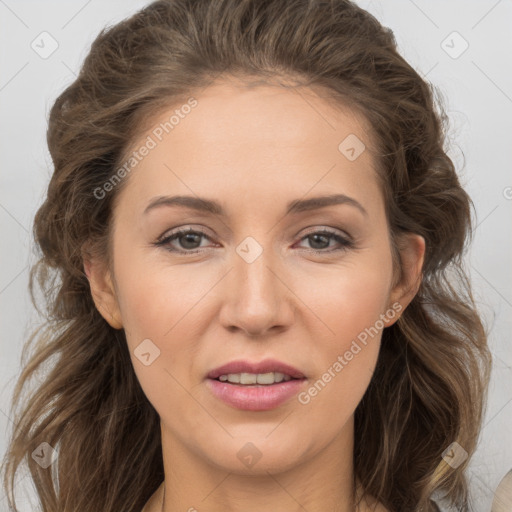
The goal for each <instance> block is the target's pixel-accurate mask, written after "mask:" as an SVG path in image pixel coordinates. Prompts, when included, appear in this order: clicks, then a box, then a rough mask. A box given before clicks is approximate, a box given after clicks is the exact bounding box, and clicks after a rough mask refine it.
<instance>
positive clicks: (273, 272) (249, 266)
mask: <svg viewBox="0 0 512 512" xmlns="http://www.w3.org/2000/svg"><path fill="white" fill-rule="evenodd" d="M225 281H226V282H225V286H226V288H225V294H224V303H223V305H222V308H221V312H220V321H221V323H222V325H223V326H224V327H225V328H226V329H227V330H228V331H230V332H237V331H240V332H243V333H244V334H245V335H246V336H249V337H264V336H265V335H268V334H271V333H274V334H275V333H277V332H281V331H284V330H286V329H288V328H289V327H290V326H291V325H292V323H293V321H294V314H295V307H294V302H293V299H294V294H293V293H292V291H291V290H290V288H289V284H288V283H287V282H286V281H287V279H286V276H285V272H283V265H282V264H281V263H280V262H279V261H278V257H277V256H275V255H273V254H271V251H270V250H263V252H262V253H261V254H260V255H259V256H258V257H257V258H256V259H255V260H254V261H252V262H248V261H246V260H245V259H244V258H243V257H241V256H240V255H239V254H238V253H236V252H235V253H234V254H233V268H232V270H231V271H230V272H229V273H228V275H227V276H226V278H225Z"/></svg>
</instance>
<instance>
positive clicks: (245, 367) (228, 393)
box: [206, 360, 307, 411]
mask: <svg viewBox="0 0 512 512" xmlns="http://www.w3.org/2000/svg"><path fill="white" fill-rule="evenodd" d="M206 381H207V386H208V388H209V389H210V391H211V392H212V394H213V395H214V396H215V397H217V398H218V399H220V400H222V401H223V402H224V403H225V404H227V405H229V406H231V407H233V408H235V409H241V410H245V411H268V410H271V409H275V408H278V407H280V406H281V405H284V404H285V403H286V402H288V401H289V400H290V399H291V398H292V397H293V396H294V395H296V394H297V393H299V392H300V390H301V389H302V388H303V386H304V384H305V383H306V382H307V378H306V377H305V375H304V374H303V373H302V372H300V371H299V370H297V369H296V368H294V367H293V366H290V365H287V364H285V363H281V362H279V361H275V360H266V361H263V362H261V363H250V362H247V361H234V362H231V363H228V364H226V365H223V366H220V367H219V368H216V369H215V370H212V371H211V372H210V373H209V374H208V376H207V379H206Z"/></svg>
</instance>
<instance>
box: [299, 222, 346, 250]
mask: <svg viewBox="0 0 512 512" xmlns="http://www.w3.org/2000/svg"><path fill="white" fill-rule="evenodd" d="M302 240H308V241H309V243H310V244H311V245H312V246H313V248H312V250H313V252H314V253H317V254H322V253H323V254H325V253H331V252H337V251H346V250H348V249H351V248H352V247H354V243H353V241H352V240H350V239H349V238H348V237H345V236H343V235H341V234H340V233H339V232H338V231H334V230H331V229H328V228H324V229H322V230H321V231H313V232H311V233H308V234H307V235H306V236H304V237H302V238H301V241H302ZM332 241H335V242H337V243H338V245H339V247H335V248H334V249H333V248H329V244H330V243H331V242H332ZM326 249H327V250H326Z"/></svg>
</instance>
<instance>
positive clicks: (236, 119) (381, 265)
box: [85, 79, 425, 512]
mask: <svg viewBox="0 0 512 512" xmlns="http://www.w3.org/2000/svg"><path fill="white" fill-rule="evenodd" d="M194 97H195V98H196V99H197V101H198V105H197V106H196V107H195V108H194V109H193V110H192V111H191V112H190V113H189V114H188V115H187V116H185V117H184V119H182V120H180V123H179V124H178V125H177V126H175V128H174V129H173V130H172V132H170V133H169V134H166V135H165V136H164V138H163V140H162V141H161V142H159V143H158V145H157V146H156V147H155V148H154V149H152V150H151V151H150V152H149V154H148V155H147V156H146V157H144V159H143V160H142V161H141V162H140V163H138V165H137V166H136V168H135V169H134V170H133V171H132V172H131V173H130V175H129V177H127V178H125V179H126V180H128V181H127V183H125V184H124V185H125V186H124V188H123V189H122V190H121V192H120V195H119V197H118V198H117V201H116V207H115V209H114V219H113V222H114V224H113V226H114V230H113V238H112V240H113V246H112V250H113V268H112V269H108V268H106V266H105V265H104V264H103V262H102V261H101V260H100V259H94V258H89V259H86V260H85V271H86V274H87V275H88V278H89V281H90V285H91V292H92V294H93V296H94V300H95V303H96V306H97V308H98V310H99V311H100V312H101V314H102V315H103V316H104V318H105V320H106V321H107V322H109V323H110V325H111V326H112V327H114V328H116V329H120V328H123V329H124V330H125V333H126V337H127V343H128V346H129V349H130V353H131V356H132V361H133V366H134V369H135V372H136V375H137V378H138V379H139V381H140V383H141V386H142V388H143V390H144V392H145V394H146V396H147V398H148V399H149V401H150V402H151V403H152V404H153V406H154V407H155V409H156V410H157V412H158V413H159V415H160V419H161V433H162V449H163V457H164V467H165V475H166V477H165V495H166V498H165V507H164V510H165V511H168V512H170V511H187V510H190V511H193V510H194V509H195V510H197V511H199V512H201V511H205V510H208V511H209V512H217V511H218V512H220V511H222V512H226V511H232V512H235V511H239V510H244V512H256V511H261V510H268V509H272V510H273V511H274V512H285V511H286V512H293V511H299V510H300V511H303V510H308V511H310V512H313V511H320V510H322V511H325V510H330V511H337V512H338V511H339V512H348V511H350V512H353V510H354V505H353V499H354V497H353V495H352V489H351V481H352V478H353V466H352V454H353V440H354V428H353V427H354V422H353V419H354V411H355V409H356V407H357V405H358V403H359V402H360V400H361V398H362V396H363V394H364V392H365V390H366V389H367V387H368V384H369V382H370V379H371V377H372V374H373V372H374V369H375V365H376V361H377V356H378V352H379V347H380V338H381V333H382V329H380V330H379V332H378V334H377V335H375V336H374V337H373V338H371V339H370V341H369V342H368V343H367V345H366V346H364V348H363V349H362V350H361V351H360V352H359V353H358V354H357V355H356V356H354V358H353V359H352V360H351V361H350V362H349V363H348V364H347V365H346V366H345V367H344V368H343V370H342V371H341V372H339V373H338V374H337V375H336V377H335V378H333V379H332V380H331V381H330V382H329V383H328V384H327V385H326V386H325V387H324V389H322V391H321V392H320V393H318V395H317V396H315V397H314V398H312V399H311V401H310V402H309V403H308V404H302V403H300V402H299V401H298V400H297V397H294V398H292V399H291V400H289V401H288V402H287V403H285V404H284V405H282V406H280V407H278V408H276V409H274V410H271V411H264V412H248V411H241V410H238V409H235V408H233V407H230V406H228V405H226V404H224V403H223V402H221V401H220V400H219V399H217V398H216V397H214V396H213V395H212V394H211V393H210V391H209V390H208V388H207V386H206V380H205V379H206V374H207V373H208V372H209V371H210V370H212V369H214V368H216V367H218V366H220V365H221V364H224V363H226V362H229V361H232V360H234V359H249V360H254V361H259V360H262V359H266V358H267V357H272V358H276V359H278V360H281V361H284V362H286V363H288V364H291V365H293V366H295V367H296V368H298V369H299V370H301V371H302V372H303V373H304V374H305V375H306V376H307V382H306V383H305V384H304V389H307V388H308V387H309V386H311V385H312V384H313V383H315V382H316V381H317V380H318V379H320V378H321V377H322V374H324V373H325V372H326V371H327V369H328V368H329V367H332V365H333V363H334V362H335V361H336V360H337V358H338V356H339V355H343V354H344V353H345V352H346V351H347V350H348V349H349V348H350V346H351V343H352V342H353V340H355V339H356V338H357V336H358V334H360V333H361V332H362V331H364V329H365V328H369V327H370V326H373V325H375V323H376V320H378V319H379V315H382V314H385V313H386V312H387V311H389V309H390V308H391V306H392V304H393V303H395V304H396V303H399V304H400V307H401V308H402V312H403V309H405V308H406V307H407V305H408V304H409V302H410V301H411V300H412V298H413V297H414V295H415V294H416V292H417V288H418V286H419V279H420V276H421V267H422V264H423V257H424V251H425V243H424V240H423V238H422V237H421V236H419V235H415V234H409V235H408V236H407V237H405V238H404V244H403V248H402V249H401V257H402V269H403V278H402V280H401V281H400V282H399V283H398V284H396V285H395V286H393V285H394V280H393V272H392V252H391V247H390V242H389V238H388V236H389V231H388V230H389V227H388V224H387V219H386V215H385V209H384V199H383V195H382V192H381V190H380V189H379V186H378V182H377V179H376V174H375V171H374V160H373V156H372V152H371V150H370V149H371V147H372V144H371V140H369V135H368V134H369V133H370V130H369V127H368V126H367V125H366V124H365V119H363V118H362V117H360V116H358V115H357V114H355V113H354V112H352V111H350V110H349V109H348V108H336V109H335V108H334V107H333V101H332V100H330V99H328V98H326V96H325V93H324V97H320V96H319V95H318V90H313V89H309V88H308V89H306V88H303V89H300V90H299V89H297V90H291V89H289V88H285V87H283V86H280V85H277V84H269V83H266V84H261V83H260V84H257V85H254V84H253V85H248V84H247V83H246V82H242V81H237V80H234V79H229V80H228V79H223V80H218V81H217V82H215V83H214V84H212V85H210V86H209V87H207V88H206V89H205V90H203V91H202V92H200V93H199V94H197V95H196V96H194ZM178 107H179V105H178ZM175 108H176V105H173V107H172V108H170V109H169V110H168V111H167V110H166V111H165V112H161V113H159V115H158V117H157V118H155V119H154V122H153V123H152V126H153V127H154V126H157V125H158V124H159V123H160V122H163V121H165V120H168V119H169V117H170V115H171V114H172V113H173V111H174V109H175ZM160 114H161V115H160ZM148 134H151V130H147V131H145V132H144V133H143V134H142V135H141V137H140V139H139V140H138V141H136V142H135V143H134V144H133V148H132V149H136V148H139V147H140V146H141V144H142V143H143V141H144V140H145V139H146V137H147V136H148ZM349 134H355V135H356V136H357V137H358V138H359V139H360V140H361V141H363V142H364V144H365V145H366V148H367V149H366V150H365V151H363V152H362V154H361V155H360V156H359V157H358V158H357V159H355V160H354V161H350V160H349V159H347V158H346V157H345V155H344V154H342V153H341V152H340V151H339V150H338V145H339V144H340V142H341V141H343V140H344V139H345V138H346V137H347V136H348V135H349ZM335 193H339V194H346V195H348V196H350V197H352V198H354V199H356V200H357V201H358V202H359V203H360V204H361V205H362V206H363V207H364V209H365V210H366V212H367V215H365V214H363V213H362V212H361V211H360V210H359V209H357V208H356V207H354V206H351V205H349V204H341V205H333V206H329V207H325V208H321V209H317V210H314V211H306V212H302V213H299V214H293V215H285V207H286V205H287V203H288V202H289V201H292V200H296V199H305V198H310V197H314V196H321V195H330V194H335ZM178 194H180V195H181V194H183V195H192V196H199V197H204V198H208V199H215V200H217V201H219V202H220V203H221V204H222V205H223V207H224V208H225V210H226V216H225V217H220V216H218V215H214V214H211V213H204V212H196V211H194V210H191V209H187V208H180V207H175V206H174V207H168V206H167V207H166V206H163V207H160V208H155V209H153V210H151V211H150V212H149V213H147V214H144V213H143V212H144V209H145V208H146V206H147V205H148V203H149V202H150V200H151V199H152V198H154V197H156V196H164V195H169V196H170V195H178ZM188 226H190V227H192V228H202V229H203V231H204V232H205V233H206V235H207V236H206V237H202V238H201V237H198V238H195V239H194V238H193V239H192V240H190V239H187V238H183V237H182V238H181V239H180V238H178V239H175V240H174V241H172V242H169V244H168V246H171V247H173V248H175V249H177V250H180V249H181V250H182V251H187V250H189V251H190V250H194V249H196V248H200V249H201V251H202V252H199V253H196V254H192V255H186V254H185V255H180V254H179V253H178V252H174V253H173V252H169V251H168V250H166V249H165V248H164V247H157V246H155V245H154V243H155V242H156V241H157V240H158V239H159V238H161V237H162V236H163V235H166V234H169V233H170V232H171V230H174V229H175V228H178V227H185V228H186V227H188ZM326 227H330V228H332V229H333V230H334V231H335V232H336V233H337V234H339V235H341V236H344V237H346V236H347V234H348V235H349V236H350V237H351V239H353V241H354V246H353V247H352V248H345V249H343V246H342V245H340V244H339V243H338V242H337V241H336V240H335V239H334V238H332V237H331V238H329V237H327V238H322V237H320V238H319V239H318V238H316V239H315V237H313V238H311V237H310V238H308V237H307V236H306V235H311V234H313V233H317V232H318V231H322V229H323V228H326ZM248 236H250V237H252V238H254V239H255V240H256V241H257V243H258V244H259V245H260V246H261V248H262V249H263V252H262V253H261V255H260V256H259V257H258V258H256V259H255V261H253V262H252V263H248V262H247V261H245V260H244V259H243V258H242V257H240V255H239V254H238V253H237V251H236V248H237V247H238V246H239V244H240V243H241V242H242V241H243V240H244V239H245V238H246V237H248ZM187 241H188V244H187ZM194 244H195V245H194ZM336 248H341V249H342V250H338V251H333V249H336ZM315 249H317V250H318V251H324V252H323V253H319V254H316V253H315V252H314V250H315ZM329 251H331V252H329ZM388 316H389V315H388ZM398 317H399V314H396V315H394V318H392V319H388V318H387V317H386V321H385V322H384V326H383V327H387V326H389V325H391V324H392V323H394V322H395V321H396V320H397V319H398ZM147 338H149V339H151V340H152V342H153V343H154V344H155V345H156V346H157V347H158V348H159V350H160V356H159V357H158V358H156V359H155V360H154V361H153V362H152V363H151V364H150V365H149V366H145V365H143V364H142V363H141V362H140V360H139V359H138V358H137V357H135V355H134V350H135V349H136V347H137V346H138V345H139V344H140V343H141V341H142V340H144V339H147ZM249 442H250V443H253V445H255V446H256V447H257V449H258V450H259V452H260V453H261V458H260V460H259V461H258V462H257V463H256V464H254V465H253V466H252V467H250V468H249V467H246V466H245V465H244V464H242V462H241V461H240V459H239V458H238V457H237V453H238V452H239V450H240V449H242V448H243V447H244V446H245V445H246V443H249ZM162 491H163V486H162V487H161V488H159V489H158V490H157V492H156V493H155V494H154V495H153V497H152V498H151V500H150V501H149V502H148V504H147V508H146V509H145V510H148V511H149V512H153V511H155V512H156V511H159V510H161V509H162ZM372 504H373V505H378V504H377V503H375V502H374V501H372V499H371V498H368V499H367V500H366V501H363V503H362V505H361V506H360V508H359V509H358V510H360V511H366V510H370V505H372ZM372 510H373V509H372ZM376 510H379V511H384V510H385V509H384V507H382V506H380V505H379V506H378V508H377V509H376Z"/></svg>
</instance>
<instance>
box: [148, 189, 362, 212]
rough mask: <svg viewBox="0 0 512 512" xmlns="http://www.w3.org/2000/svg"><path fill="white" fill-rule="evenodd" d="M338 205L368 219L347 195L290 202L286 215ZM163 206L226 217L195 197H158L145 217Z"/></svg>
mask: <svg viewBox="0 0 512 512" xmlns="http://www.w3.org/2000/svg"><path fill="white" fill-rule="evenodd" d="M338 204H347V205H349V206H353V207H355V208H357V209H358V210H359V211H360V212H361V213H362V214H363V215H364V216H365V217H368V212H367V211H366V210H365V209H364V207H363V205H362V204H361V203H359V202H358V201H356V200H355V199H354V198H352V197H349V196H347V195H345V194H333V195H329V196H318V197H312V198H310V199H296V200H294V201H290V202H289V203H288V205H287V208H286V215H288V214H298V213H302V212H306V211H312V210H317V209H320V208H326V207H327V206H333V205H338ZM162 206H167V207H170V206H179V207H183V208H191V209H193V210H197V211H200V212H207V213H213V214H215V215H221V216H224V217H225V216H226V212H225V211H224V208H222V206H221V205H220V203H218V202H217V201H214V200H212V199H206V198H202V197H194V196H158V197H155V198H153V199H152V200H151V201H150V202H149V204H148V205H147V207H146V209H145V210H144V215H145V214H147V213H148V212H149V211H151V210H153V209H154V208H158V207H162Z"/></svg>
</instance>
